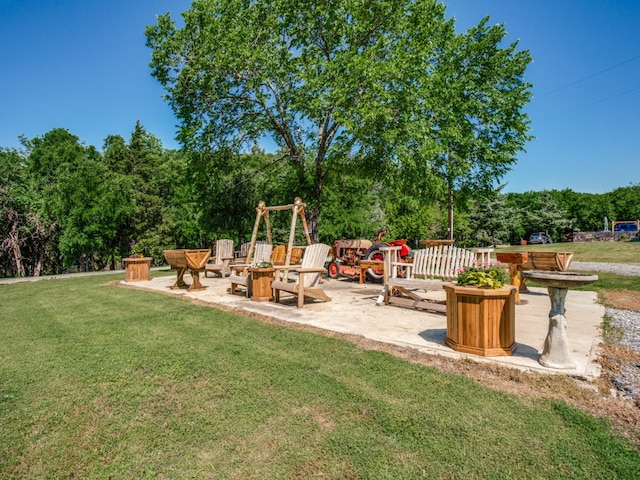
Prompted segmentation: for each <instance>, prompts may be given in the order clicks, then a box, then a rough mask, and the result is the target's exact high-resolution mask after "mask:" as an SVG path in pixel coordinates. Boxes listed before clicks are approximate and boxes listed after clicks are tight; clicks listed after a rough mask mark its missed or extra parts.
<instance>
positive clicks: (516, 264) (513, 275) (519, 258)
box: [496, 252, 529, 305]
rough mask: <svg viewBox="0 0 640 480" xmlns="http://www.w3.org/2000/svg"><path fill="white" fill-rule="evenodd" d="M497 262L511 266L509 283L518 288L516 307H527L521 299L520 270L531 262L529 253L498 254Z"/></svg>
mask: <svg viewBox="0 0 640 480" xmlns="http://www.w3.org/2000/svg"><path fill="white" fill-rule="evenodd" d="M496 260H498V261H499V262H500V263H508V264H509V283H510V284H511V285H513V286H514V287H516V288H517V289H518V290H517V291H516V305H525V304H526V303H528V302H527V301H526V300H521V299H520V284H521V282H520V274H519V271H518V270H519V269H520V267H522V265H523V264H525V263H527V262H528V261H529V254H528V253H527V252H496Z"/></svg>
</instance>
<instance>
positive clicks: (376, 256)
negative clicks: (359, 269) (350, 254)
mask: <svg viewBox="0 0 640 480" xmlns="http://www.w3.org/2000/svg"><path fill="white" fill-rule="evenodd" d="M385 246H386V245H385V244H384V243H377V244H375V245H373V246H372V247H369V250H367V251H366V253H365V254H364V259H365V260H379V261H383V260H384V253H382V252H381V251H380V247H385ZM382 274H383V270H382V269H381V268H380V269H377V268H369V269H368V270H367V278H368V279H369V280H372V281H374V282H381V281H382Z"/></svg>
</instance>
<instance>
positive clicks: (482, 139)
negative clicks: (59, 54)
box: [146, 0, 528, 231]
mask: <svg viewBox="0 0 640 480" xmlns="http://www.w3.org/2000/svg"><path fill="white" fill-rule="evenodd" d="M183 17H184V25H183V26H182V27H180V28H178V27H177V26H176V24H175V23H174V21H173V20H172V19H171V17H170V16H169V14H167V15H164V16H160V17H159V18H158V23H157V24H156V25H154V26H151V27H148V28H147V30H146V35H147V45H148V46H149V47H151V48H152V49H153V57H152V62H151V67H152V69H153V75H154V76H155V77H156V78H157V79H158V80H159V81H160V82H161V84H162V85H163V86H164V87H165V89H166V91H167V98H168V101H169V103H170V104H171V106H172V108H173V110H174V112H175V114H176V116H177V118H178V120H179V122H180V133H179V139H180V140H181V142H182V143H183V144H184V145H185V146H186V147H187V148H188V149H189V150H192V151H198V152H202V151H210V150H224V149H231V150H235V149H241V148H242V147H243V146H245V147H246V145H247V142H255V141H262V140H264V139H265V138H270V139H272V140H273V141H274V142H275V144H276V145H277V146H278V147H279V148H280V149H281V150H282V151H283V152H284V153H285V155H286V158H287V160H288V162H289V164H290V165H291V166H292V167H293V168H294V169H295V171H296V172H297V174H296V179H297V182H296V186H295V189H296V191H295V192H292V193H291V194H292V195H293V194H297V195H300V196H302V197H303V198H304V199H305V200H307V202H308V203H310V208H309V210H308V212H309V217H310V218H309V221H310V225H311V228H312V230H313V231H318V229H317V223H318V220H319V215H320V212H321V204H322V199H323V196H322V193H323V188H324V186H325V183H326V179H327V175H328V172H330V171H332V170H336V169H339V168H347V169H349V168H351V167H352V165H351V163H355V164H358V165H359V166H361V165H366V169H365V170H360V171H367V172H368V173H369V174H370V175H376V176H378V177H381V178H382V176H383V172H384V171H385V167H390V168H391V171H396V170H397V169H400V170H402V174H403V175H404V176H405V177H407V178H410V177H413V178H414V179H415V180H416V181H415V182H414V183H415V185H416V186H415V187H414V189H415V190H416V191H417V195H419V196H420V197H421V198H428V196H429V194H430V193H431V192H432V191H433V190H434V187H440V185H438V182H439V176H440V173H441V170H442V168H443V167H442V166H441V165H440V162H441V159H444V160H445V161H446V162H447V163H446V169H447V170H446V172H445V173H446V174H447V177H448V178H447V179H446V180H448V184H447V183H445V187H446V186H447V185H448V186H452V180H455V181H460V182H462V181H463V179H469V178H471V179H472V180H471V182H473V181H474V180H473V178H478V177H479V180H480V182H481V183H482V185H484V184H486V182H487V178H488V179H490V180H491V181H495V180H496V178H495V177H496V176H499V175H500V174H502V173H504V171H505V168H506V167H505V166H506V165H509V164H510V163H512V162H513V161H514V152H515V151H516V150H517V149H518V148H519V147H521V145H522V142H523V141H524V139H525V138H526V137H525V136H524V131H526V120H525V117H524V116H523V115H522V114H521V112H520V109H521V107H522V105H523V104H524V103H525V102H526V100H528V96H527V94H526V93H525V90H526V84H525V83H524V82H523V80H522V74H523V70H524V67H525V66H526V63H527V62H528V56H527V55H524V54H521V55H516V54H515V46H513V45H512V46H509V47H507V48H506V49H502V48H501V42H502V41H503V38H504V29H503V28H501V27H488V26H487V25H486V22H483V23H481V24H480V25H479V26H478V27H477V28H475V29H472V30H471V31H470V32H469V33H467V34H464V35H456V33H455V30H454V25H453V22H452V21H448V20H446V18H445V7H444V5H443V4H441V3H439V2H437V1H435V0H417V1H416V0H391V1H388V2H369V1H362V0H339V1H338V0H329V1H325V2H317V1H310V0H265V1H261V2H247V1H244V0H196V1H194V2H193V3H192V5H191V9H190V10H188V11H187V12H185V13H183ZM452 108H455V111H454V112H453V113H451V112H449V111H450V110H451V109H452ZM503 115H504V116H505V118H504V119H501V116H503ZM503 144H504V145H506V146H504V147H503V146H502V145H503ZM494 152H495V153H494ZM201 158H206V157H201ZM452 159H453V160H455V161H456V162H458V163H456V164H455V167H454V163H452ZM401 167H404V169H402V168H401ZM485 167H486V168H485ZM454 168H455V170H453V169H454ZM436 174H438V175H436ZM423 179H426V181H423ZM467 183H468V182H467ZM435 191H436V192H437V191H438V188H435ZM414 196H415V195H414Z"/></svg>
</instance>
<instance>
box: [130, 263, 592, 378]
mask: <svg viewBox="0 0 640 480" xmlns="http://www.w3.org/2000/svg"><path fill="white" fill-rule="evenodd" d="M184 279H185V281H186V282H187V283H189V284H190V283H191V277H190V275H189V274H185V277H184ZM174 281H175V275H172V276H160V277H157V278H152V279H151V280H150V281H140V282H130V283H127V282H125V281H123V282H122V284H123V285H128V286H134V287H137V288H142V289H146V290H153V291H156V292H162V293H165V294H168V295H177V296H182V297H188V298H191V299H195V300H199V301H202V302H205V303H211V304H214V305H221V306H224V307H227V308H233V309H238V310H240V311H246V312H255V313H258V314H260V315H264V316H268V317H272V318H275V319H279V320H282V321H286V322H295V323H299V324H304V325H310V326H314V327H317V328H321V329H326V330H331V331H335V332H340V333H345V334H354V335H361V336H363V337H365V338H367V339H371V340H375V341H378V342H386V343H390V344H395V345H399V346H403V347H409V348H414V349H416V350H418V351H420V352H425V353H430V354H437V355H442V356H446V357H451V358H469V359H472V360H474V361H478V362H489V363H494V364H499V365H503V366H505V367H511V368H517V369H521V370H527V371H536V372H545V373H555V374H557V373H560V374H565V375H573V376H577V377H582V378H587V379H593V378H595V377H597V376H598V375H599V374H600V367H599V364H598V363H597V361H596V360H597V348H598V345H599V343H600V341H601V336H600V325H601V322H602V319H603V316H604V307H603V306H602V305H599V304H598V303H596V300H597V298H596V293H595V292H584V291H575V290H570V291H569V292H568V295H567V299H566V304H565V305H566V318H567V336H568V340H569V345H570V349H571V355H572V358H573V360H574V361H575V364H576V368H575V369H571V370H557V369H552V368H547V367H544V366H542V365H540V364H539V363H538V358H539V357H540V354H541V353H542V348H543V345H544V339H545V337H546V335H547V328H548V323H549V317H548V315H549V310H550V308H551V303H550V300H549V296H548V294H547V291H546V289H544V288H531V289H530V290H531V291H530V293H524V294H521V298H522V299H523V300H526V301H527V302H528V303H527V304H525V305H516V343H517V349H516V351H515V353H514V354H513V355H512V356H500V357H480V356H475V355H468V354H463V353H458V352H456V351H454V350H452V349H451V348H449V347H448V346H447V345H445V337H446V316H445V315H442V314H437V313H429V312H425V311H420V310H413V309H406V308H400V307H396V306H388V305H383V306H376V299H377V298H378V295H379V293H380V290H381V288H382V286H381V285H379V284H374V283H368V284H363V285H360V284H359V283H358V282H357V281H354V280H349V279H346V278H344V279H342V278H341V279H337V280H334V279H327V278H325V279H324V283H323V287H324V289H325V291H326V292H327V294H328V295H329V296H330V297H331V298H332V301H331V302H323V303H320V302H312V301H311V300H309V299H308V300H307V302H306V303H305V307H304V308H302V309H298V308H296V306H295V300H294V297H284V298H283V299H282V300H283V303H279V304H276V303H273V302H253V301H251V300H249V299H248V298H246V297H245V296H244V293H242V294H241V293H236V294H235V295H231V294H230V293H229V292H230V284H229V281H228V280H227V279H222V278H201V283H202V284H203V285H204V286H206V287H207V288H206V289H205V290H201V291H196V292H188V291H186V290H171V286H172V285H173V283H174ZM437 294H438V295H439V294H440V292H437ZM441 298H442V299H444V291H443V292H442V296H441Z"/></svg>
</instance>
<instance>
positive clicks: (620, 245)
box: [498, 242, 640, 265]
mask: <svg viewBox="0 0 640 480" xmlns="http://www.w3.org/2000/svg"><path fill="white" fill-rule="evenodd" d="M498 250H499V251H529V252H531V251H545V252H573V260H574V261H580V262H608V263H632V264H636V265H640V242H566V243H549V244H546V245H524V246H521V245H517V246H513V245H512V246H508V247H507V246H504V247H503V246H501V247H499V248H498Z"/></svg>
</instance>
